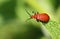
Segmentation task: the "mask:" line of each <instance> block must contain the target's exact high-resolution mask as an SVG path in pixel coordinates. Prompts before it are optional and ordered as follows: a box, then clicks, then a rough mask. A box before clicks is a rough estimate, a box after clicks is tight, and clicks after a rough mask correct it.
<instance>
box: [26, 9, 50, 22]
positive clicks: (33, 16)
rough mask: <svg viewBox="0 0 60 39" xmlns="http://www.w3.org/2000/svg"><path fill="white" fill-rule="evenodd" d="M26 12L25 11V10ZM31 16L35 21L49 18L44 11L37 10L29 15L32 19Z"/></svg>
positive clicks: (44, 20) (46, 20) (43, 20)
mask: <svg viewBox="0 0 60 39" xmlns="http://www.w3.org/2000/svg"><path fill="white" fill-rule="evenodd" d="M25 10H26V9H25ZM26 12H27V10H26ZM27 13H28V14H29V12H27ZM29 15H30V14H29ZM32 18H34V19H36V20H37V21H41V22H48V21H49V19H50V17H49V15H48V14H46V13H41V14H40V13H38V12H37V13H35V14H34V15H30V19H32Z"/></svg>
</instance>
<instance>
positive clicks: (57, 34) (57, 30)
mask: <svg viewBox="0 0 60 39" xmlns="http://www.w3.org/2000/svg"><path fill="white" fill-rule="evenodd" d="M45 27H46V29H47V30H48V31H49V32H50V35H51V36H52V39H60V24H59V23H57V22H56V21H53V20H51V21H49V22H48V23H47V24H46V26H45Z"/></svg>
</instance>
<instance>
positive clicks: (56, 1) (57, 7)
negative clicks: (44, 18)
mask: <svg viewBox="0 0 60 39" xmlns="http://www.w3.org/2000/svg"><path fill="white" fill-rule="evenodd" d="M25 8H26V9H27V10H28V11H29V13H30V14H34V13H32V11H35V12H36V11H38V12H47V13H48V14H49V16H50V17H51V20H52V24H51V21H49V22H48V23H47V24H46V25H45V26H46V28H47V30H48V31H49V33H50V34H52V36H51V37H53V39H57V38H58V34H59V33H58V32H59V31H58V32H56V30H59V29H60V28H59V27H55V26H59V23H60V0H0V39H41V38H43V37H44V38H43V39H45V36H44V35H43V32H42V30H41V28H40V27H41V26H42V25H40V23H37V22H36V21H35V20H34V21H33V20H29V22H25V21H26V20H27V19H28V18H29V15H28V14H27V13H26V11H25ZM54 20H55V21H56V22H59V23H57V24H54V23H56V22H54ZM53 24H54V25H55V26H54V25H53ZM47 26H48V27H47ZM51 26H54V29H55V30H53V28H52V30H53V31H54V32H51V30H50V27H51ZM57 28H58V29H57ZM55 32H56V33H58V34H57V35H56V36H57V37H56V36H54V35H55V34H56V33H55ZM55 37H56V38H55ZM58 39H59V38H58Z"/></svg>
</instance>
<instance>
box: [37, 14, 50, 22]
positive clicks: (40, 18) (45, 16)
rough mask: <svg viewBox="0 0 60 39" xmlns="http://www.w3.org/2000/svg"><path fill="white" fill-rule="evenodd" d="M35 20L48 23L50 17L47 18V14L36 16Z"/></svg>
mask: <svg viewBox="0 0 60 39" xmlns="http://www.w3.org/2000/svg"><path fill="white" fill-rule="evenodd" d="M36 19H37V20H40V21H42V22H48V21H49V19H50V17H49V16H48V14H45V13H42V14H39V15H37V16H36Z"/></svg>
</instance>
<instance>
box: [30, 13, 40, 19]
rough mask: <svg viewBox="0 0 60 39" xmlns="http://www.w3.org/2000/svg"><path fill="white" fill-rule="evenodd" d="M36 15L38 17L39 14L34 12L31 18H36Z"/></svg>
mask: <svg viewBox="0 0 60 39" xmlns="http://www.w3.org/2000/svg"><path fill="white" fill-rule="evenodd" d="M37 17H39V14H34V15H32V16H31V18H34V19H37Z"/></svg>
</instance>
